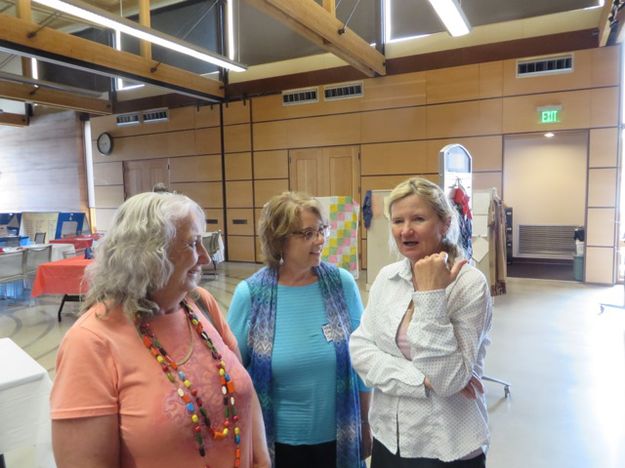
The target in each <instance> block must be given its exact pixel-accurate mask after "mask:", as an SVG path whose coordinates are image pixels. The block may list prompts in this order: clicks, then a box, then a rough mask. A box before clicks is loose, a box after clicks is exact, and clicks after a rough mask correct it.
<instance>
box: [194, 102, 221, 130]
mask: <svg viewBox="0 0 625 468" xmlns="http://www.w3.org/2000/svg"><path fill="white" fill-rule="evenodd" d="M193 109H195V128H205V127H219V125H220V124H221V117H220V115H219V104H208V105H205V106H200V107H193Z"/></svg>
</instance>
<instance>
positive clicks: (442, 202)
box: [385, 177, 465, 264]
mask: <svg viewBox="0 0 625 468" xmlns="http://www.w3.org/2000/svg"><path fill="white" fill-rule="evenodd" d="M411 195H417V196H419V197H420V198H421V199H422V200H424V201H425V202H426V203H427V204H428V205H429V206H430V207H431V208H432V209H433V210H434V212H435V213H436V215H437V216H438V219H440V220H441V221H442V222H443V223H444V224H446V225H447V232H446V233H445V235H444V236H443V240H442V248H443V251H445V252H447V254H448V255H449V259H448V262H449V264H453V262H454V261H455V260H456V259H457V258H462V257H464V256H465V253H464V249H463V248H462V246H461V245H460V244H459V243H458V239H459V234H460V229H459V226H458V213H457V212H456V210H455V209H454V208H453V207H452V206H451V203H450V201H449V198H448V197H447V196H446V195H445V193H444V192H443V191H442V190H441V188H440V187H439V186H438V185H436V184H435V183H434V182H430V181H429V180H427V179H423V178H421V177H412V178H410V179H408V180H405V181H403V182H401V183H400V184H399V185H398V186H397V187H395V188H394V189H393V190H392V192H391V194H390V195H389V196H388V198H387V200H386V206H385V212H386V216H387V217H388V219H391V209H392V207H393V203H395V202H396V201H398V200H402V199H404V198H406V197H409V196H411ZM391 245H392V247H393V249H394V250H395V251H396V250H397V246H396V245H395V242H393V237H392V236H391Z"/></svg>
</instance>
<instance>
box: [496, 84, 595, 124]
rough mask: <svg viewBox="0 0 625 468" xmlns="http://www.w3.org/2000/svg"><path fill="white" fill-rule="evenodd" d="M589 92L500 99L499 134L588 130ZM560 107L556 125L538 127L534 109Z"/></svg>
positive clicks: (536, 113) (589, 115)
mask: <svg viewBox="0 0 625 468" xmlns="http://www.w3.org/2000/svg"><path fill="white" fill-rule="evenodd" d="M592 97H593V93H592V91H591V90H583V91H570V92H565V93H549V94H534V95H530V96H519V97H507V98H504V99H503V129H502V130H503V133H527V132H547V131H556V130H567V129H577V128H588V127H590V126H591V125H590V122H591V105H592V104H591V100H592ZM551 105H559V106H562V111H561V112H560V114H561V118H560V122H558V123H553V124H541V123H540V122H539V115H538V111H537V108H538V107H542V106H551Z"/></svg>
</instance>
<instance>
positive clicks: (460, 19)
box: [35, 0, 471, 37]
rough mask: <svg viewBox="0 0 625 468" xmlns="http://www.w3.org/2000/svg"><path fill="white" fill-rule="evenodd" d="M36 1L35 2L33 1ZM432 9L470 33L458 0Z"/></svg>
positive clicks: (457, 32) (450, 26) (453, 29)
mask: <svg viewBox="0 0 625 468" xmlns="http://www.w3.org/2000/svg"><path fill="white" fill-rule="evenodd" d="M35 1H36V0H35ZM429 1H430V4H431V5H432V8H434V10H435V11H436V14H437V15H438V17H439V18H440V19H441V21H442V22H443V24H444V25H445V27H446V28H447V31H449V34H451V35H452V36H454V37H458V36H464V35H465V34H469V32H470V31H471V25H470V24H469V21H468V20H467V17H466V16H464V12H463V11H462V8H461V7H460V5H459V4H458V0H429Z"/></svg>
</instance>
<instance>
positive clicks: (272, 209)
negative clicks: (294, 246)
mask: <svg viewBox="0 0 625 468" xmlns="http://www.w3.org/2000/svg"><path fill="white" fill-rule="evenodd" d="M305 210H309V211H311V212H313V213H314V214H315V215H316V216H317V217H318V218H319V219H320V220H321V221H322V222H325V221H324V216H323V210H322V208H321V204H320V203H319V201H318V200H316V199H315V198H313V197H311V196H310V195H307V194H305V193H301V192H283V193H281V194H280V195H276V196H275V197H273V198H272V199H271V200H269V201H268V202H267V203H265V206H263V210H262V212H261V214H260V220H259V222H258V235H259V236H260V249H261V252H262V255H263V261H264V262H265V264H266V265H267V266H268V267H269V268H278V267H279V266H280V261H281V260H282V252H283V250H284V244H285V243H286V241H287V239H288V237H289V236H290V235H291V234H293V232H295V231H297V230H298V229H301V228H302V225H301V222H302V221H301V214H302V212H303V211H305Z"/></svg>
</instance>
